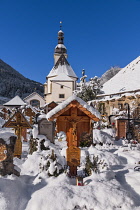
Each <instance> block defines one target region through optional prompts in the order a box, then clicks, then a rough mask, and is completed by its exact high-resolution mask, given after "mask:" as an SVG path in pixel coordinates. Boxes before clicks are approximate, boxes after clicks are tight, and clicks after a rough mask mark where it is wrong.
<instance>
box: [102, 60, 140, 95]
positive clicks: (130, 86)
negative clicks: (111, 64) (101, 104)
mask: <svg viewBox="0 0 140 210" xmlns="http://www.w3.org/2000/svg"><path fill="white" fill-rule="evenodd" d="M102 90H103V92H104V94H106V95H109V94H114V93H123V92H129V91H135V90H140V56H139V57H137V58H136V59H135V60H133V61H132V62H131V63H129V64H128V65H127V66H126V67H124V68H123V69H121V70H120V71H119V72H118V73H117V74H116V75H115V76H114V77H112V78H111V79H110V80H108V81H107V82H106V83H104V85H103V89H102Z"/></svg>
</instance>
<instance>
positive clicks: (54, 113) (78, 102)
mask: <svg viewBox="0 0 140 210" xmlns="http://www.w3.org/2000/svg"><path fill="white" fill-rule="evenodd" d="M74 106H75V107H77V108H79V109H80V110H81V111H82V112H84V113H85V114H86V115H87V116H88V117H90V118H91V119H92V120H94V121H99V120H100V117H101V116H100V113H99V112H98V111H97V110H96V109H94V108H93V107H91V106H90V105H88V104H87V103H86V102H85V101H83V100H82V99H81V98H79V97H77V96H75V95H73V96H71V97H69V98H68V99H67V100H66V101H64V102H62V103H61V104H59V105H58V106H56V107H55V108H54V109H52V110H51V111H50V112H48V113H47V115H46V118H47V119H48V120H50V121H52V120H54V119H55V118H57V117H58V116H60V115H61V114H62V113H64V112H65V111H67V110H68V109H69V108H71V107H74Z"/></svg>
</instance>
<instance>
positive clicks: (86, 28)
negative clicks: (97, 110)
mask: <svg viewBox="0 0 140 210" xmlns="http://www.w3.org/2000/svg"><path fill="white" fill-rule="evenodd" d="M60 21H62V22H63V28H62V29H63V31H64V34H65V40H64V43H65V46H66V47H67V51H68V61H69V63H70V64H71V66H72V67H73V69H74V71H75V73H76V74H77V76H78V77H81V71H82V69H85V70H86V74H87V76H88V78H90V77H93V76H95V75H97V76H101V75H102V74H103V73H104V72H105V71H106V70H108V69H109V68H110V67H111V66H116V65H117V66H120V67H124V66H126V65H127V64H128V63H129V62H131V61H132V60H133V59H135V58H136V57H138V56H139V55H140V0H59V1H58V0H0V58H1V59H2V60H3V61H5V62H6V63H8V64H9V65H11V66H12V67H13V68H15V69H16V70H17V71H19V72H20V73H21V74H23V75H24V76H25V77H27V78H29V79H32V80H35V81H38V82H41V83H44V82H45V80H46V79H45V78H46V76H47V75H48V73H49V71H50V70H51V68H52V67H53V64H54V60H53V53H54V48H55V46H56V45H57V32H58V31H59V22H60Z"/></svg>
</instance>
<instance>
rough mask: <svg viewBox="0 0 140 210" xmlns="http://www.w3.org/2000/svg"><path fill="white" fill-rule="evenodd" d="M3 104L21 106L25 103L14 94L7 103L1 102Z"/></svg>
mask: <svg viewBox="0 0 140 210" xmlns="http://www.w3.org/2000/svg"><path fill="white" fill-rule="evenodd" d="M3 105H4V106H23V105H26V103H25V102H24V101H23V100H22V99H21V98H20V97H19V96H15V97H14V98H12V99H11V100H10V101H8V102H7V103H5V104H3Z"/></svg>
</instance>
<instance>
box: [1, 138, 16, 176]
mask: <svg viewBox="0 0 140 210" xmlns="http://www.w3.org/2000/svg"><path fill="white" fill-rule="evenodd" d="M15 143H16V136H11V137H9V139H8V141H7V140H5V139H4V138H0V175H1V176H5V175H7V174H15V175H17V176H19V175H20V173H19V172H18V171H17V170H15V165H14V164H13V156H14V146H15Z"/></svg>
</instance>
